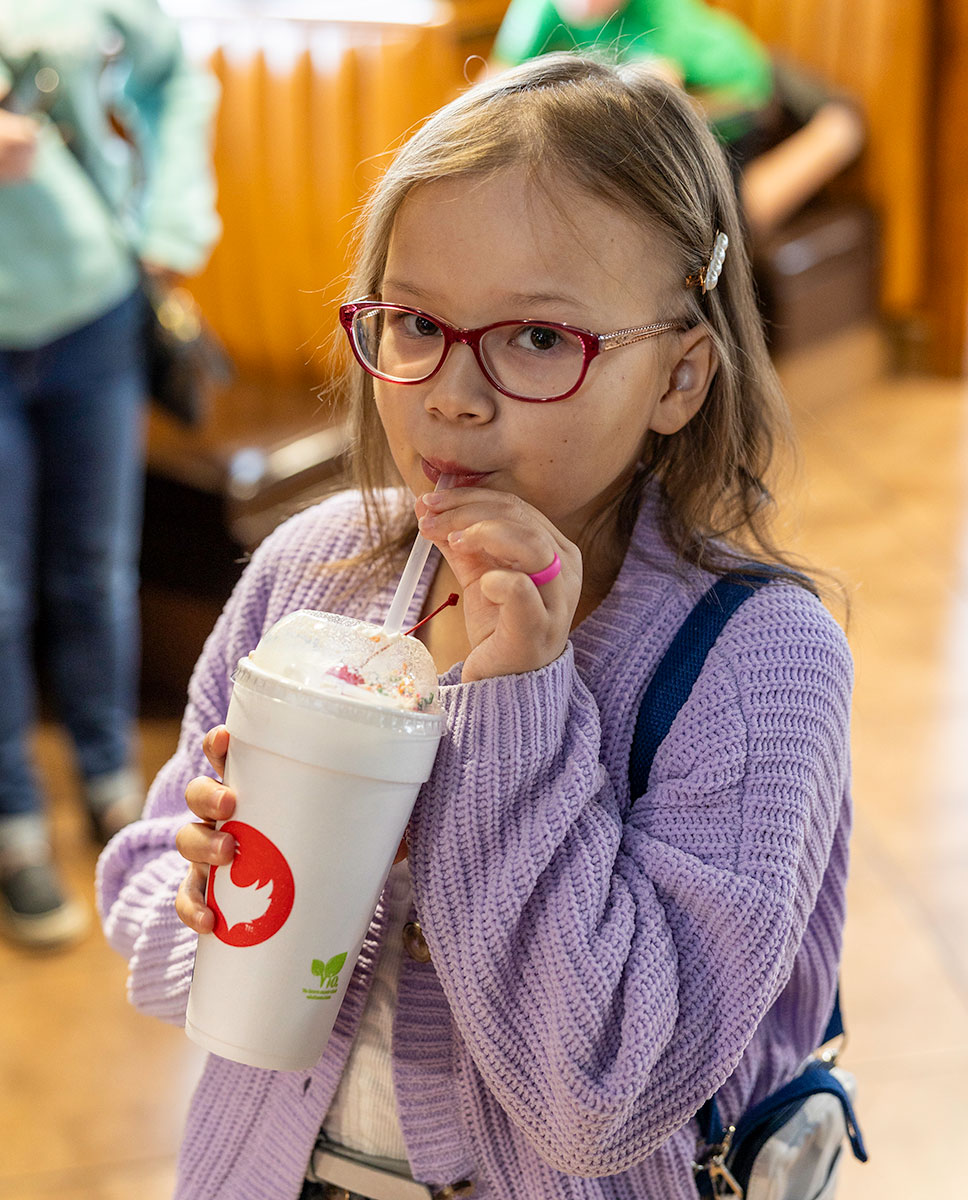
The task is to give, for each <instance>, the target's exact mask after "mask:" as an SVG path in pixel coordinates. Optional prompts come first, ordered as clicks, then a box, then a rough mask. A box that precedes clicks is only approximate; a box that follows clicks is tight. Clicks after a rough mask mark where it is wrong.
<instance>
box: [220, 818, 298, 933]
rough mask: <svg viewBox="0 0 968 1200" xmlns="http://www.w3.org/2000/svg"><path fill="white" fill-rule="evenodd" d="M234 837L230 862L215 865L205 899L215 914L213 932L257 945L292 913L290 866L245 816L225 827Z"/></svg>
mask: <svg viewBox="0 0 968 1200" xmlns="http://www.w3.org/2000/svg"><path fill="white" fill-rule="evenodd" d="M222 829H224V830H225V832H226V833H230V834H231V835H232V836H233V837H234V838H235V843H236V851H235V858H234V859H233V860H232V863H231V865H230V866H228V867H211V868H210V870H209V873H208V892H207V895H206V902H207V904H208V906H209V908H210V909H211V910H212V911H213V912H214V913H215V929H214V931H213V932H214V933H215V936H216V937H217V938H218V939H219V941H222V942H225V944H226V945H228V946H257V945H258V944H259V943H260V942H264V941H266V940H267V939H269V938H271V937H272V935H273V934H274V933H278V932H279V930H280V929H281V928H282V927H283V925H285V923H286V920H287V918H288V916H289V914H290V913H291V912H292V902H293V897H294V895H295V883H294V881H293V877H292V871H291V870H290V869H289V864H288V863H287V862H286V860H285V858H284V857H283V855H282V852H281V851H280V850H279V848H278V846H276V845H275V844H274V843H273V842H270V841H269V839H268V838H267V837H266V835H265V834H264V833H260V832H259V830H258V829H256V828H254V826H252V825H246V824H245V822H244V821H226V822H225V824H224V825H223V826H222Z"/></svg>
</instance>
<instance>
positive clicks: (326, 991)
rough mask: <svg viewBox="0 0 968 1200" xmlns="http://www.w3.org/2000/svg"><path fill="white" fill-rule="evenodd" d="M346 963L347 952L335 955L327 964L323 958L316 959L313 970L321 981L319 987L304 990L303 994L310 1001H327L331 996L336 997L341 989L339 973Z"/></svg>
mask: <svg viewBox="0 0 968 1200" xmlns="http://www.w3.org/2000/svg"><path fill="white" fill-rule="evenodd" d="M345 962H346V954H345V952H344V953H343V954H334V955H333V957H332V958H329V959H326V961H325V962H324V961H323V959H321V958H314V959H313V962H312V968H311V970H312V973H313V974H314V975H315V976H317V977H318V979H319V987H315V988H303V994H304V995H305V996H307V997H308V998H309V999H310V1000H327V999H328V998H329V997H330V996H335V995H336V991H337V988H338V987H339V973H340V970H341V968H342V966H343V963H345Z"/></svg>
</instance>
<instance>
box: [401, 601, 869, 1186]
mask: <svg viewBox="0 0 968 1200" xmlns="http://www.w3.org/2000/svg"><path fill="white" fill-rule="evenodd" d="M654 666H655V664H654V663H653V664H652V668H653V669H654ZM850 682H851V667H850V658H849V653H848V651H847V648H846V644H845V641H844V639H843V636H842V634H841V632H840V630H839V629H838V628H837V626H836V625H835V623H834V622H833V621H832V619H831V618H829V616H828V615H827V614H826V612H825V611H824V610H823V609H822V607H821V605H820V604H818V603H817V601H816V600H815V599H814V598H813V597H812V596H810V595H808V594H807V593H805V592H802V591H801V590H800V589H796V588H792V587H786V586H776V585H774V586H771V587H769V588H764V589H762V591H761V592H760V593H758V594H757V595H756V596H755V597H754V598H752V599H750V600H749V601H748V602H747V603H746V604H745V605H744V606H743V608H742V609H741V610H740V612H739V613H738V614H737V615H736V616H735V617H734V618H733V620H732V621H731V622H730V623H729V625H728V626H727V629H726V630H725V631H724V633H723V634H722V635H721V637H720V641H719V642H718V643H717V645H716V647H715V648H714V650H713V651H712V653H711V654H710V657H709V659H708V660H707V663H706V666H705V668H704V670H703V673H702V676H701V678H700V680H699V681H698V683H697V685H696V687H695V688H694V689H693V693H692V695H691V697H690V699H689V701H688V702H687V704H686V705H685V706H684V708H683V710H682V711H681V712H680V714H679V717H678V718H677V720H676V723H675V725H674V726H673V729H672V731H671V732H670V735H669V737H667V739H666V741H665V742H664V743H663V745H662V747H661V748H660V750H659V753H658V755H657V756H656V760H655V763H654V767H653V771H652V777H651V779H650V783H649V789H648V792H647V793H646V795H645V796H642V797H640V798H638V799H637V801H636V803H635V804H634V805H631V806H630V805H629V803H628V795H627V793H628V783H627V772H625V773H623V775H622V777H621V778H610V777H609V775H608V773H607V772H606V770H605V768H604V767H603V765H602V761H601V760H602V741H603V733H607V732H608V731H603V728H602V721H601V715H600V712H599V708H598V705H597V704H596V702H595V699H594V697H593V695H592V694H591V692H590V690H589V688H588V687H586V686H585V684H584V683H583V682H582V680H581V678H580V677H579V675H578V673H577V671H576V668H575V664H574V658H573V654H572V652H571V650H570V649H569V650H568V651H566V653H565V654H564V655H562V657H561V658H560V659H558V660H557V661H556V662H555V663H553V664H551V665H550V666H548V667H546V668H544V669H543V670H541V671H538V672H534V673H532V674H529V675H522V676H511V677H504V678H498V679H490V680H484V681H481V682H478V683H473V684H469V685H457V686H453V687H449V688H444V689H442V696H443V699H444V702H445V704H446V706H447V710H448V715H449V718H450V736H449V737H448V738H447V739H446V740H445V742H444V744H443V746H442V748H441V752H440V756H439V758H438V762H437V765H436V768H435V772H434V775H433V777H432V779H431V781H430V783H429V784H428V785H427V787H425V789H424V791H423V792H422V793H421V797H420V799H419V801H418V805H417V809H416V810H415V814H414V818H413V820H412V822H411V830H410V838H411V861H412V867H413V878H414V890H415V899H416V904H417V910H418V913H419V915H420V919H421V923H422V926H423V929H424V932H425V935H426V937H427V941H428V944H429V946H430V950H431V954H432V960H433V962H434V965H435V968H436V971H437V974H438V976H439V978H440V980H441V985H442V987H443V989H444V992H445V994H446V996H447V1000H448V1003H449V1005H450V1008H451V1010H452V1013H453V1017H454V1020H455V1023H456V1025H457V1027H458V1031H459V1034H460V1037H461V1038H462V1040H463V1043H464V1045H465V1046H466V1048H467V1050H468V1051H469V1053H470V1055H471V1056H472V1058H473V1061H474V1065H475V1067H476V1068H477V1070H478V1071H479V1073H480V1075H481V1077H482V1078H483V1080H484V1082H485V1084H486V1086H487V1087H488V1089H489V1090H490V1091H491V1093H492V1094H493V1095H494V1097H495V1098H496V1099H497V1101H498V1103H499V1104H500V1105H501V1106H502V1108H503V1109H504V1110H505V1111H506V1112H507V1114H508V1115H509V1117H510V1118H511V1119H512V1121H514V1122H515V1124H516V1125H517V1126H518V1127H519V1128H520V1129H521V1130H522V1131H523V1132H524V1134H525V1135H526V1136H527V1137H528V1139H529V1140H530V1142H531V1143H532V1144H533V1146H534V1148H535V1149H536V1151H537V1152H538V1153H539V1154H540V1155H541V1156H542V1157H543V1158H544V1159H545V1160H546V1161H547V1162H548V1163H550V1164H551V1165H552V1166H554V1167H556V1168H557V1169H559V1170H562V1171H566V1172H569V1173H573V1174H577V1175H582V1176H596V1175H605V1174H613V1173H616V1172H619V1171H622V1170H625V1169H627V1168H628V1167H629V1166H631V1165H632V1164H634V1163H635V1162H638V1161H641V1160H642V1159H644V1158H645V1157H646V1156H647V1155H648V1154H650V1153H651V1152H652V1151H654V1150H655V1149H656V1148H657V1147H658V1146H659V1145H660V1144H661V1143H662V1142H663V1141H665V1140H666V1139H667V1138H668V1137H669V1136H670V1135H671V1134H672V1133H673V1132H674V1131H675V1130H676V1129H678V1128H680V1127H681V1126H682V1125H683V1124H685V1123H686V1122H687V1121H688V1120H689V1119H690V1118H691V1117H692V1116H693V1114H694V1113H695V1112H696V1111H697V1109H698V1108H699V1107H700V1105H701V1104H702V1103H703V1101H704V1100H705V1099H706V1098H707V1097H708V1096H709V1095H711V1094H712V1092H713V1091H714V1090H715V1089H716V1088H717V1087H718V1086H719V1085H720V1084H721V1083H722V1082H723V1081H724V1080H725V1079H726V1078H727V1076H728V1075H729V1074H730V1073H731V1072H732V1071H733V1070H734V1068H735V1067H736V1065H737V1063H738V1061H739V1059H740V1057H741V1056H742V1054H743V1051H744V1049H745V1048H746V1046H747V1045H748V1043H749V1042H750V1040H751V1038H752V1037H753V1034H754V1033H755V1032H756V1030H757V1027H758V1025H759V1024H760V1022H761V1021H762V1019H763V1017H764V1015H765V1014H766V1012H767V1011H768V1009H769V1008H770V1006H771V1004H772V1003H773V1001H774V1000H775V999H776V997H777V995H778V994H779V992H780V990H781V989H782V987H783V986H784V984H785V982H786V980H787V979H788V978H789V976H790V973H791V971H792V968H793V960H794V957H795V955H796V952H797V949H798V947H799V945H800V942H801V939H802V937H803V933H804V929H805V927H806V922H807V919H808V917H809V915H810V913H811V911H812V910H813V908H814V905H815V903H816V899H817V896H818V893H819V889H820V887H821V883H822V880H823V877H824V872H825V868H826V864H827V863H828V860H829V859H830V852H831V845H832V842H833V838H834V833H835V830H836V827H837V825H838V822H839V821H840V820H841V818H842V813H843V810H844V806H845V803H846V801H845V788H846V772H847V762H848V749H847V731H848V724H849V718H848V712H849V695H850ZM627 683H628V681H627V680H617V681H616V685H617V686H627ZM631 703H632V706H633V707H634V704H635V697H634V695H633V697H632V699H631ZM632 719H633V720H634V716H633V718H632ZM626 746H627V743H626ZM624 761H625V763H627V761H628V759H627V750H626V755H625V759H624Z"/></svg>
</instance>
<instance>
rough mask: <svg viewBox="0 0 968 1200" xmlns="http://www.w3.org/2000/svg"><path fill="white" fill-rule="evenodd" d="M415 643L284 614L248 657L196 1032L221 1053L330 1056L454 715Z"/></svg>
mask: <svg viewBox="0 0 968 1200" xmlns="http://www.w3.org/2000/svg"><path fill="white" fill-rule="evenodd" d="M437 686H438V685H437V674H436V669H435V667H434V664H433V660H432V658H431V656H430V654H429V652H428V651H427V649H426V647H425V646H423V644H422V643H420V642H419V641H417V640H416V639H415V638H412V637H406V636H404V635H399V634H396V635H389V636H388V635H387V634H386V632H385V631H381V630H380V628H379V627H378V626H375V625H369V624H367V623H365V622H361V621H354V620H352V619H351V618H348V617H340V616H336V615H333V614H330V613H314V612H308V611H301V612H298V613H293V614H291V615H290V616H288V617H284V618H283V619H282V620H281V621H279V622H277V624H276V625H274V626H273V627H272V628H271V629H270V630H269V631H268V632H267V633H266V634H265V635H264V637H263V638H262V640H261V641H260V643H259V645H258V647H257V648H256V649H255V650H254V651H252V653H251V654H250V655H248V656H247V657H245V658H243V659H241V660H240V662H239V665H238V668H237V670H236V674H235V681H234V689H233V693H232V699H231V702H230V704H229V710H228V715H227V718H226V725H227V726H228V730H229V735H230V736H229V750H228V757H227V760H226V767H225V782H226V783H227V784H228V786H230V787H231V788H232V789H233V790H234V791H235V793H236V796H237V803H236V808H235V811H234V813H233V815H232V818H231V819H230V820H228V821H225V822H221V823H220V824H219V828H220V829H224V830H225V831H226V832H227V833H230V834H232V836H233V837H234V838H235V840H236V843H237V851H236V855H235V858H234V860H233V862H232V863H231V864H228V865H224V866H218V867H211V868H210V869H209V880H208V889H207V894H206V899H207V903H208V905H209V907H210V908H212V909H213V911H214V912H215V929H214V932H213V933H210V934H203V935H201V936H200V937H199V941H198V949H197V953H196V958H195V972H194V976H193V979H192V986H191V993H190V996H189V1001H188V1015H187V1020H186V1024H185V1029H186V1032H187V1033H188V1036H189V1037H190V1038H191V1039H192V1040H193V1041H195V1042H197V1043H198V1044H199V1045H201V1046H204V1047H205V1048H206V1049H208V1050H211V1051H212V1052H214V1053H215V1054H218V1055H221V1056H222V1057H223V1058H229V1059H233V1060H234V1061H236V1062H241V1063H247V1064H249V1065H250V1066H255V1067H266V1068H274V1069H277V1070H285V1071H294V1070H305V1069H307V1068H309V1067H311V1066H313V1065H314V1064H315V1063H316V1062H317V1061H318V1059H319V1057H320V1055H321V1054H322V1052H323V1049H324V1048H325V1046H326V1042H327V1040H328V1038H329V1035H330V1032H331V1030H332V1028H333V1024H334V1022H335V1020H336V1015H337V1013H338V1011H339V1007H340V1004H341V1003H342V1000H343V996H344V994H345V992H346V988H347V986H348V984H349V980H350V976H351V975H352V973H353V969H354V967H355V965H356V960H357V957H358V955H359V951H360V947H361V946H362V943H363V939H364V937H365V935H366V931H367V928H368V927H369V924H370V920H371V918H372V916H373V911H374V909H375V907H376V904H377V901H378V899H379V896H380V892H381V890H382V888H383V885H384V882H385V880H386V876H387V874H388V872H389V869H390V866H391V865H392V862H393V858H394V855H395V853H396V849H397V846H398V844H399V842H400V839H401V837H402V836H403V833H404V830H405V829H406V825H407V821H408V819H409V817H410V812H411V809H412V808H413V804H414V801H415V800H416V797H417V792H418V791H419V789H420V785H421V784H422V783H423V782H424V781H425V780H426V779H428V778H429V776H430V772H431V770H432V768H433V763H434V757H435V755H436V752H437V745H438V743H439V740H440V737H441V734H442V733H443V730H444V719H443V717H442V716H441V714H440V711H439V706H438V704H437Z"/></svg>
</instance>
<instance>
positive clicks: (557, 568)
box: [528, 551, 561, 587]
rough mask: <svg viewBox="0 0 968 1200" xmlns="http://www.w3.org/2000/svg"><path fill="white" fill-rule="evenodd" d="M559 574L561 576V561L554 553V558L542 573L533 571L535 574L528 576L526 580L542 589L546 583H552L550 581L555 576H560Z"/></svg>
mask: <svg viewBox="0 0 968 1200" xmlns="http://www.w3.org/2000/svg"><path fill="white" fill-rule="evenodd" d="M560 574H561V559H560V558H559V557H558V553H557V551H556V552H555V556H554V558H553V559H552V560H551V562H550V563H548V565H547V566H546V567H545V569H544V570H543V571H535V573H534V574H533V575H529V576H528V578H529V579H530V580H531V582H532V583H533V584H534V586H535V587H544V585H545V584H546V583H550V582H551V581H552V579H554V578H555V577H556V576H557V575H560Z"/></svg>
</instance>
